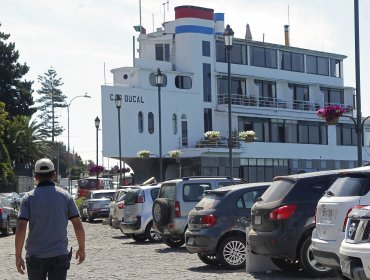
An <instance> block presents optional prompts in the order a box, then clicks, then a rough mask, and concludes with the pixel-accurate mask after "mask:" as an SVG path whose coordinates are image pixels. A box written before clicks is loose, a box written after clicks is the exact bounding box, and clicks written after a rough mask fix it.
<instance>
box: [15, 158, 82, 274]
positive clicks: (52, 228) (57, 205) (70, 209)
mask: <svg viewBox="0 0 370 280" xmlns="http://www.w3.org/2000/svg"><path fill="white" fill-rule="evenodd" d="M35 178H36V180H37V181H38V185H37V187H36V188H35V189H34V190H32V191H30V192H28V193H27V194H26V195H25V196H24V197H23V199H22V202H21V205H20V212H19V217H18V223H17V229H16V234H15V258H16V260H15V262H16V266H17V270H18V272H19V273H21V274H24V273H25V272H24V270H25V263H24V260H23V258H22V249H23V245H24V241H25V236H26V229H27V224H28V223H29V232H28V237H27V241H26V246H25V249H26V265H27V274H28V279H29V280H44V279H46V276H47V277H48V279H49V280H65V279H66V278H67V270H68V269H69V266H70V260H71V256H72V251H70V252H69V251H68V238H67V226H68V220H70V221H71V222H72V225H73V229H74V231H75V234H76V238H77V242H78V250H77V251H76V259H77V264H80V263H82V262H83V261H84V260H85V231H84V228H83V226H82V223H81V221H80V217H79V211H78V209H77V206H76V204H75V202H74V200H73V198H72V196H71V195H70V194H69V193H68V192H67V191H65V190H63V189H62V188H59V187H57V186H55V184H54V182H53V180H54V178H55V171H54V164H53V162H52V161H51V160H50V159H47V158H42V159H40V160H38V161H37V162H36V165H35ZM71 250H72V248H71Z"/></svg>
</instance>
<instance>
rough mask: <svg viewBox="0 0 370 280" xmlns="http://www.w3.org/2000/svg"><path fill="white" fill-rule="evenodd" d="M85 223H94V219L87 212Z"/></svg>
mask: <svg viewBox="0 0 370 280" xmlns="http://www.w3.org/2000/svg"><path fill="white" fill-rule="evenodd" d="M87 221H88V222H89V223H92V222H93V221H94V218H93V217H91V216H90V213H89V212H87Z"/></svg>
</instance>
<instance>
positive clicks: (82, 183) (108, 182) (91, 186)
mask: <svg viewBox="0 0 370 280" xmlns="http://www.w3.org/2000/svg"><path fill="white" fill-rule="evenodd" d="M77 185H78V194H77V196H78V197H85V196H86V195H87V194H88V192H89V191H91V190H111V189H114V187H113V179H111V178H98V179H96V177H89V178H83V179H78V180H77Z"/></svg>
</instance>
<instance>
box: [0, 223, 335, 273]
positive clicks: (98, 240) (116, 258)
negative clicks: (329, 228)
mask: <svg viewBox="0 0 370 280" xmlns="http://www.w3.org/2000/svg"><path fill="white" fill-rule="evenodd" d="M84 226H85V231H86V237H87V238H86V244H87V248H86V255H87V256H86V260H85V262H84V263H83V264H81V265H76V262H75V261H74V260H73V261H72V263H71V269H70V270H69V273H68V279H76V280H77V279H78V280H85V279H86V280H102V279H104V280H111V279H125V280H126V279H165V280H171V279H177V280H180V279H181V280H183V279H189V280H190V279H192V280H193V279H196V280H198V279H199V280H200V279H233V280H238V279H248V280H249V279H281V280H282V279H312V278H308V277H307V276H305V275H304V274H303V273H294V274H293V273H287V272H282V271H272V272H267V273H266V272H261V273H253V274H247V273H246V272H245V271H244V270H239V271H228V270H224V269H222V268H217V267H216V268H215V267H211V266H207V265H205V264H203V263H202V262H201V261H200V260H199V259H198V257H197V256H196V255H194V254H189V253H187V251H186V249H185V247H182V248H178V249H171V248H169V247H167V246H166V245H164V244H161V243H158V244H152V243H147V242H146V243H136V242H134V241H133V240H132V239H130V238H127V237H125V236H123V235H122V234H121V232H120V231H119V230H116V229H112V228H111V227H109V226H108V225H103V224H102V223H101V220H97V221H96V222H94V223H91V224H90V223H84ZM69 234H70V236H69V239H70V245H72V246H73V247H74V248H77V243H76V239H75V237H74V235H73V230H72V226H71V225H70V227H69ZM0 261H1V263H0V279H3V280H22V279H27V277H26V276H22V275H20V274H18V272H17V271H16V268H15V265H14V235H10V236H8V237H0ZM325 279H328V280H329V279H335V278H325Z"/></svg>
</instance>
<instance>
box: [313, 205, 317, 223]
mask: <svg viewBox="0 0 370 280" xmlns="http://www.w3.org/2000/svg"><path fill="white" fill-rule="evenodd" d="M316 214H317V207H316V208H315V216H314V217H313V223H314V224H315V225H316Z"/></svg>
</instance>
